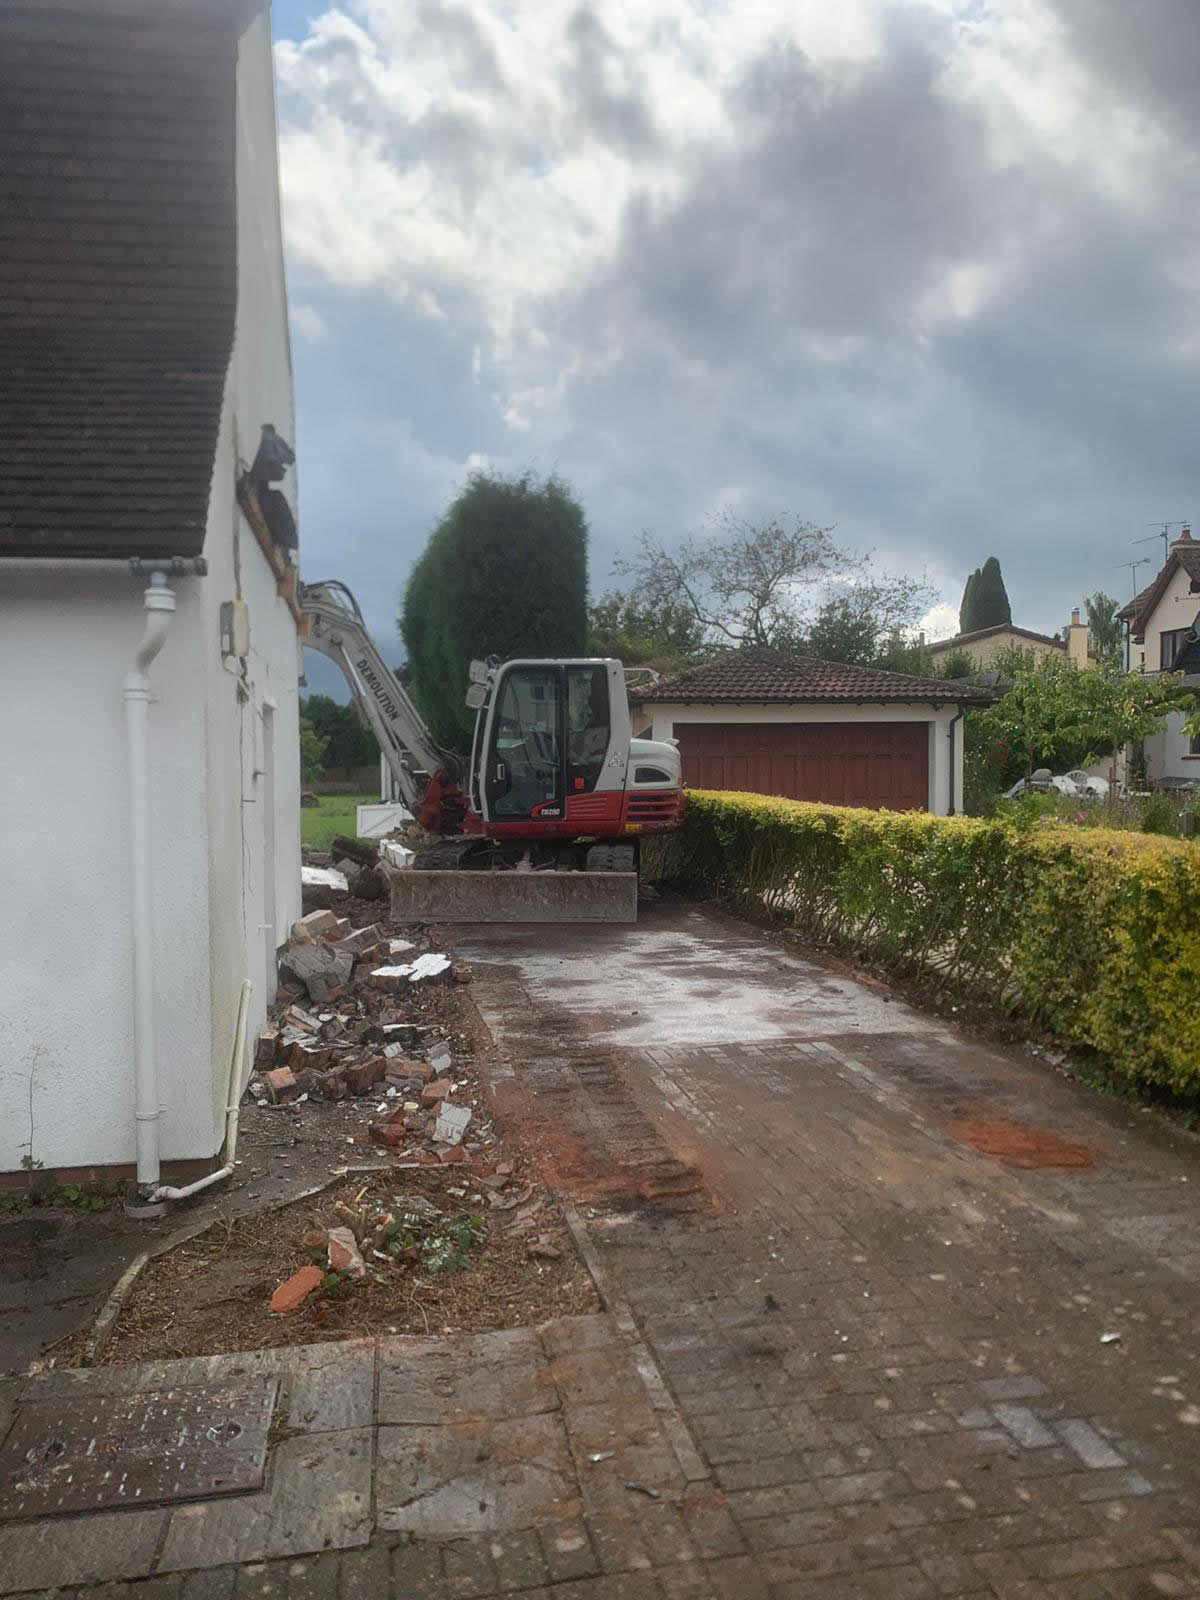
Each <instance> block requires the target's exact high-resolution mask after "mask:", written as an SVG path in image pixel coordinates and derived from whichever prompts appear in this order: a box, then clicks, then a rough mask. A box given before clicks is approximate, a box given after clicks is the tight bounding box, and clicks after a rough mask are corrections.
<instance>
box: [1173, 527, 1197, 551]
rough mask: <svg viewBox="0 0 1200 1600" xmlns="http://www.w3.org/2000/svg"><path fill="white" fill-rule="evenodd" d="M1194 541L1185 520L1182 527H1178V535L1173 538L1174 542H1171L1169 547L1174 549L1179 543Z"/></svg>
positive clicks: (1193, 542) (1192, 542) (1191, 542)
mask: <svg viewBox="0 0 1200 1600" xmlns="http://www.w3.org/2000/svg"><path fill="white" fill-rule="evenodd" d="M1195 542H1196V541H1195V540H1194V539H1193V538H1192V530H1191V528H1190V527H1189V526H1188V524H1187V523H1186V522H1185V523H1184V525H1183V527H1182V528H1180V530H1179V537H1178V539H1176V540H1175V542H1174V544H1172V546H1171V549H1172V550H1175V549H1177V548H1178V546H1179V545H1181V544H1195Z"/></svg>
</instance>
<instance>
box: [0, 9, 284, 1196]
mask: <svg viewBox="0 0 1200 1600" xmlns="http://www.w3.org/2000/svg"><path fill="white" fill-rule="evenodd" d="M238 102H239V118H240V127H239V138H238V161H237V172H238V185H239V193H238V212H239V310H238V334H237V340H236V344H235V352H234V357H233V361H232V363H231V366H230V371H229V375H228V379H227V384H226V394H225V404H224V413H223V419H222V426H221V434H220V441H219V446H218V450H217V456H216V460H215V463H214V471H213V490H212V498H211V501H210V506H209V518H208V532H207V536H206V543H205V555H206V558H207V559H208V562H209V572H208V575H207V576H206V577H203V578H198V577H186V578H177V579H174V580H173V581H172V587H173V589H174V592H175V594H176V596H177V600H178V609H177V611H176V614H175V617H174V620H173V622H172V624H171V628H170V631H169V633H168V635H167V640H166V643H165V645H164V647H163V650H162V653H161V654H160V656H159V657H158V659H157V660H156V661H155V663H154V666H153V667H152V669H151V680H152V684H153V690H154V696H155V698H154V701H153V703H152V704H151V706H150V709H149V727H150V773H151V779H150V783H151V848H152V873H153V917H154V957H155V1022H156V1032H157V1043H158V1059H159V1088H160V1101H161V1105H162V1120H161V1124H160V1128H161V1133H160V1140H161V1151H162V1156H163V1159H164V1162H165V1163H166V1164H167V1165H168V1167H169V1164H170V1162H171V1161H172V1160H182V1159H188V1158H207V1157H210V1156H212V1155H213V1154H214V1153H215V1152H216V1150H217V1149H218V1147H219V1145H220V1142H221V1138H222V1133H223V1126H222V1123H223V1105H224V1094H225V1083H226V1076H227V1073H228V1069H229V1061H230V1053H231V1049H232V1044H233V1034H234V1024H235V1018H236V1012H237V1002H238V996H239V993H240V989H241V984H242V981H243V979H244V978H247V977H248V978H249V979H250V980H251V982H252V983H253V985H254V998H253V1008H252V1014H251V1029H252V1031H253V1029H254V1027H255V1026H257V1023H258V1022H259V1021H260V1020H261V1017H262V1015H263V1013H264V1010H265V1006H266V1003H267V1001H268V999H269V998H270V996H271V994H272V993H273V989H274V975H273V972H272V971H271V970H270V965H269V960H268V948H269V946H270V945H271V944H272V943H274V942H275V940H276V937H278V938H279V939H282V937H284V936H285V935H286V932H287V928H288V926H289V924H290V923H291V921H293V920H294V919H295V917H296V916H297V915H299V910H300V883H299V815H300V783H299V749H298V731H297V722H298V689H297V683H296V677H297V648H296V628H295V623H294V622H293V620H292V617H291V614H290V612H289V611H288V608H287V606H286V603H285V602H284V601H283V600H282V599H281V598H280V597H279V596H278V595H277V593H276V584H275V578H274V575H273V573H272V572H271V570H270V568H269V566H268V564H267V561H266V559H265V557H264V555H263V553H262V551H261V550H260V548H259V546H258V544H257V542H256V540H255V538H254V536H253V534H252V533H251V531H250V529H249V528H248V527H247V526H246V524H245V522H244V520H243V519H242V518H241V515H240V512H239V511H238V509H237V505H236V500H235V494H234V486H235V482H236V474H237V463H238V459H239V457H240V458H241V459H242V460H243V461H249V460H250V459H252V457H253V455H254V452H255V450H256V449H257V446H258V437H259V429H260V427H261V424H262V423H264V422H271V423H273V424H274V426H275V427H276V428H277V429H278V430H279V432H280V433H282V434H283V435H284V437H285V438H287V439H289V440H291V441H293V442H294V437H295V435H294V421H293V412H292V399H291V368H290V358H289V351H288V343H287V320H286V296H285V288H284V281H283V265H282V252H281V248H280V241H279V218H278V203H277V188H276V180H275V153H274V152H275V143H274V140H275V127H274V101H273V95H272V87H271V55H270V39H269V30H268V24H267V19H266V17H265V16H259V17H258V18H256V19H255V20H254V21H253V22H252V23H251V24H250V27H249V28H248V30H247V33H246V34H245V35H244V37H243V40H242V47H241V52H240V59H239V70H238ZM282 487H283V489H284V491H285V493H288V494H289V495H291V494H292V491H293V487H294V486H293V484H292V483H290V482H285V483H284V485H283V486H282ZM144 588H145V579H139V578H134V577H133V576H131V575H130V574H129V572H128V571H127V570H126V569H125V568H124V567H123V566H122V565H121V564H119V563H113V562H103V563H88V562H83V561H78V562H73V563H63V562H60V561H55V562H48V561H13V562H5V563H4V564H3V568H2V571H0V670H2V671H3V675H4V682H5V685H6V696H5V709H4V715H3V728H4V734H5V760H4V763H3V765H2V766H0V816H3V818H4V824H3V828H2V830H0V883H3V888H4V900H5V907H6V911H7V913H8V915H7V918H6V929H7V934H8V938H7V940H6V948H5V954H4V960H3V964H2V979H3V981H2V982H0V1172H11V1171H14V1170H16V1169H18V1168H19V1167H20V1166H21V1164H22V1160H23V1158H25V1157H30V1158H31V1159H32V1160H33V1161H35V1162H40V1163H42V1164H43V1165H44V1166H45V1167H46V1168H48V1169H53V1168H56V1167H59V1168H62V1167H72V1168H75V1167H90V1166H97V1167H101V1166H112V1165H124V1164H126V1163H129V1162H131V1161H132V1159H133V1155H134V1122H133V1017H132V993H131V989H132V965H133V955H132V946H131V940H130V930H129V922H130V911H129V904H130V902H129V830H128V820H127V819H128V775H127V761H126V746H125V726H124V710H123V701H122V695H121V684H122V679H123V677H124V675H125V673H126V672H128V671H129V669H130V666H131V665H132V659H133V654H134V651H135V649H136V646H137V642H138V640H139V639H140V637H141V634H142V628H143V621H144V612H143V608H142V594H143V590H144ZM235 595H237V596H240V597H241V598H243V599H244V600H245V602H246V604H247V606H248V608H249V613H250V639H251V648H250V655H249V658H248V659H247V661H246V663H245V671H244V676H243V673H242V671H241V668H240V664H237V665H236V667H235V666H233V665H232V664H231V665H226V664H224V663H223V662H222V658H221V655H220V649H219V612H220V605H221V602H222V601H223V600H228V599H232V598H233V597H234V596H235ZM264 717H268V718H269V719H270V721H271V722H272V723H273V745H274V762H273V772H268V770H267V767H268V765H269V748H268V740H267V738H266V737H265V732H266V725H265V723H264ZM269 801H270V802H271V803H270V804H268V802H269ZM268 841H273V849H272V851H271V859H272V861H273V877H274V885H275V900H276V905H275V917H274V924H275V929H276V930H277V934H276V932H275V931H272V930H271V929H268V928H266V927H264V926H263V924H264V923H265V922H266V921H267V908H266V904H265V899H266V891H267V887H268V884H269V881H270V879H271V877H272V872H271V870H270V869H269V867H268V863H267V857H266V844H267V842H268ZM31 1129H32V1133H31Z"/></svg>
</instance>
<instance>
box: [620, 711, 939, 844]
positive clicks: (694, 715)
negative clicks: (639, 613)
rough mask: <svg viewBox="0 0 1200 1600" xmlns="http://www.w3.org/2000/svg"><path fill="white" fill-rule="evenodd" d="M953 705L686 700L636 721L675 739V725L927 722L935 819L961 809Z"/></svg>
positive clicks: (655, 735) (644, 714)
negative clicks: (952, 736)
mask: <svg viewBox="0 0 1200 1600" xmlns="http://www.w3.org/2000/svg"><path fill="white" fill-rule="evenodd" d="M957 709H958V708H957V707H956V706H953V705H945V706H937V707H931V706H930V705H928V704H913V703H909V702H904V703H901V704H886V705H866V704H864V705H845V704H842V705H834V704H829V705H778V704H776V705H698V704H693V705H688V704H685V703H684V702H682V701H678V702H663V703H662V704H660V705H647V706H645V707H644V708H643V710H642V712H641V713H640V714H639V716H638V717H637V718H636V719H635V726H637V727H638V728H639V729H641V728H644V727H645V726H646V724H647V722H649V724H650V726H651V730H652V731H651V734H650V737H651V738H653V739H673V738H674V737H675V724H676V723H677V722H709V723H731V722H736V723H764V722H765V723H772V724H779V723H796V722H804V723H826V724H829V723H839V724H844V723H847V722H927V723H928V725H929V794H930V807H929V809H930V810H931V811H932V812H933V813H934V814H935V815H936V816H946V815H947V814H949V813H951V812H958V811H961V810H962V770H963V769H962V724H961V722H960V723H959V724H958V726H957V728H956V729H955V739H954V754H953V758H952V756H951V750H950V736H949V735H950V725H951V723H952V721H953V719H954V717H955V715H956V713H957Z"/></svg>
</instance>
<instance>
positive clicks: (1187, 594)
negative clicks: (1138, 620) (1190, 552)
mask: <svg viewBox="0 0 1200 1600" xmlns="http://www.w3.org/2000/svg"><path fill="white" fill-rule="evenodd" d="M1197 616H1200V595H1196V594H1193V593H1192V592H1191V579H1190V578H1189V576H1188V574H1187V573H1186V572H1184V571H1183V570H1182V568H1181V569H1179V570H1178V571H1176V572H1174V573H1172V575H1171V581H1170V582H1169V583H1168V585H1167V587H1166V590H1165V592H1164V593H1163V596H1162V598H1161V599H1160V600H1159V602H1158V604H1157V605H1156V606H1155V608H1154V610H1153V611H1152V612H1151V614H1150V616H1149V617H1148V618H1147V620H1146V636H1145V642H1144V643H1143V644H1131V645H1130V647H1129V649H1130V670H1131V671H1132V672H1158V671H1159V670H1160V668H1159V662H1160V661H1161V660H1162V644H1161V635H1162V634H1163V633H1166V632H1169V631H1171V630H1173V629H1176V628H1190V627H1191V626H1192V624H1193V623H1194V622H1195V621H1196V618H1197ZM1183 721H1184V719H1183V716H1182V714H1181V713H1178V712H1173V713H1172V714H1171V715H1170V716H1169V717H1167V719H1166V721H1165V723H1164V724H1163V726H1162V727H1161V728H1160V729H1159V731H1158V732H1157V733H1154V734H1152V735H1151V736H1150V738H1149V739H1147V740H1146V742H1145V751H1146V776H1147V777H1148V778H1149V779H1150V780H1151V781H1152V782H1154V783H1160V782H1162V781H1163V779H1167V780H1168V781H1170V780H1176V781H1183V780H1187V781H1189V782H1195V781H1197V780H1200V760H1197V759H1196V758H1195V757H1194V756H1192V755H1191V754H1190V741H1189V739H1188V736H1187V735H1186V734H1185V733H1184V732H1183Z"/></svg>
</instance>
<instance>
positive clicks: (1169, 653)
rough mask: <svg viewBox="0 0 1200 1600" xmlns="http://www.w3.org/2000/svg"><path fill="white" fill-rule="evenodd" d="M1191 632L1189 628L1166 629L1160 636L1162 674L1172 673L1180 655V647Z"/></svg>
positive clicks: (1159, 663)
mask: <svg viewBox="0 0 1200 1600" xmlns="http://www.w3.org/2000/svg"><path fill="white" fill-rule="evenodd" d="M1190 631H1191V630H1190V629H1188V628H1164V629H1163V631H1162V632H1161V633H1160V634H1159V636H1158V648H1159V661H1158V670H1159V671H1160V672H1170V670H1171V667H1172V665H1173V664H1174V661H1175V657H1176V656H1177V655H1178V654H1179V647H1180V645H1181V644H1182V643H1183V641H1184V640H1185V639H1186V638H1187V636H1188V633H1189V632H1190Z"/></svg>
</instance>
